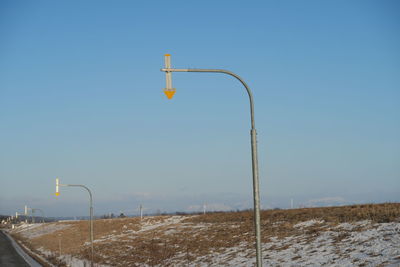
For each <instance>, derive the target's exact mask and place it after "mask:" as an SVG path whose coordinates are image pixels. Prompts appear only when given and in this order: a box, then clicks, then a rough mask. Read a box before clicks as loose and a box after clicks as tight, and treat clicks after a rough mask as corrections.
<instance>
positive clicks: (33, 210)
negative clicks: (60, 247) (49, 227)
mask: <svg viewBox="0 0 400 267" xmlns="http://www.w3.org/2000/svg"><path fill="white" fill-rule="evenodd" d="M31 210H32V214H34V213H35V211H40V213H41V214H42V223H44V212H43V210H41V209H34V208H31Z"/></svg>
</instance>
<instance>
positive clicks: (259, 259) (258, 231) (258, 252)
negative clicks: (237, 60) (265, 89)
mask: <svg viewBox="0 0 400 267" xmlns="http://www.w3.org/2000/svg"><path fill="white" fill-rule="evenodd" d="M161 71H164V72H166V73H170V72H213V73H224V74H228V75H231V76H233V77H235V78H236V79H238V80H239V81H240V82H241V83H242V85H243V86H244V87H245V88H246V91H247V94H248V96H249V100H250V119H251V130H250V136H251V159H252V172H253V200H254V228H255V238H256V244H255V246H256V264H257V267H261V266H262V256H261V222H260V189H259V178H258V155H257V131H256V128H255V121H254V101H253V94H252V93H251V90H250V88H249V87H248V86H247V84H246V83H245V82H244V81H243V80H242V78H240V77H239V76H238V75H236V74H235V73H233V72H231V71H228V70H221V69H172V68H169V66H168V68H164V69H161Z"/></svg>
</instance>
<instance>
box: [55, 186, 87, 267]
mask: <svg viewBox="0 0 400 267" xmlns="http://www.w3.org/2000/svg"><path fill="white" fill-rule="evenodd" d="M60 186H70V187H83V188H84V189H86V190H87V192H88V193H89V206H90V208H89V217H90V221H89V229H90V230H89V232H90V233H89V235H90V244H91V254H92V255H91V262H90V266H92V267H93V256H94V249H93V197H92V192H90V190H89V188H87V187H86V186H84V185H80V184H60V182H59V179H58V178H56V196H59V195H60Z"/></svg>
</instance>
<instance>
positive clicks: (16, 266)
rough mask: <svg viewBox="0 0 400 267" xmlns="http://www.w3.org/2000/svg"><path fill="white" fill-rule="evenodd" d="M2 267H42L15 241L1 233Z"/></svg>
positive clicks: (0, 255) (0, 251) (0, 260)
mask: <svg viewBox="0 0 400 267" xmlns="http://www.w3.org/2000/svg"><path fill="white" fill-rule="evenodd" d="M0 266H7V267H40V266H42V265H40V264H38V263H37V262H36V261H34V260H33V259H32V258H31V257H29V256H28V255H27V254H26V253H25V252H24V251H22V249H21V248H20V247H19V246H18V245H17V244H16V243H15V241H14V240H11V239H10V238H8V236H7V235H6V234H5V233H3V231H0Z"/></svg>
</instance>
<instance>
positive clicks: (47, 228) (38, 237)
mask: <svg viewBox="0 0 400 267" xmlns="http://www.w3.org/2000/svg"><path fill="white" fill-rule="evenodd" d="M261 219H262V223H261V224H262V227H261V228H262V242H263V250H265V251H267V252H268V253H270V252H271V251H273V252H274V253H275V254H268V253H264V260H265V261H271V262H273V261H274V260H275V259H273V257H275V256H276V255H278V256H279V255H281V256H279V257H291V259H289V260H292V261H295V260H299V261H300V263H301V262H302V261H301V260H302V259H301V257H302V256H301V255H303V257H304V255H307V251H301V247H297V249H298V250H299V251H297V253H296V250H294V252H293V249H292V248H291V247H292V246H294V245H295V243H293V242H294V241H293V242H292V243H293V244H292V243H291V242H289V241H290V240H292V239H293V238H294V237H296V238H297V239H296V240H297V241H296V242H303V244H305V245H307V244H312V243H313V242H317V241H318V240H319V239H318V238H322V236H324V233H325V234H327V233H329V238H330V239H329V238H328V239H329V240H328V241H329V246H331V247H333V248H335V246H336V249H338V250H337V251H336V252H335V253H341V254H343V255H341V254H340V255H341V256H342V257H343V259H344V258H346V255H344V254H345V253H346V252H345V250H344V251H343V252H342V251H341V250H340V248H341V246H344V245H346V243H345V242H346V240H347V241H348V240H352V239H351V237H352V236H355V235H356V234H357V232H362V231H371V230H373V229H375V228H376V229H378V228H379V227H381V226H383V225H389V224H390V223H392V224H393V223H394V224H393V227H394V229H398V230H399V231H400V204H399V203H386V204H368V205H353V206H342V207H326V208H304V209H292V210H268V211H262V216H261ZM388 223H389V224H388ZM392 224H390V225H392ZM346 225H351V227H350V228H348V229H347V230H346V227H347V226H346ZM88 226H89V225H88V221H70V222H58V223H47V224H43V225H39V224H38V225H36V226H31V227H28V228H25V230H22V229H17V230H15V231H13V232H12V235H13V236H14V237H15V238H16V239H18V240H20V241H22V242H23V243H24V244H25V245H27V246H28V247H29V248H30V249H32V250H33V251H35V252H36V253H38V254H41V255H45V256H46V257H47V258H48V259H49V260H50V261H52V262H53V263H56V264H57V265H58V266H67V265H66V264H65V263H63V262H66V263H68V262H70V260H69V261H68V257H70V256H66V255H71V256H73V257H75V258H78V259H90V244H89V234H88ZM396 227H397V228H396ZM391 231H392V232H393V230H391ZM394 231H395V232H394V234H393V235H394V236H393V237H392V236H391V237H390V238H392V239H390V242H397V241H395V240H397V239H393V238H398V235H399V234H400V232H397V233H396V231H397V230H394ZM377 233H379V232H377ZM382 233H383V232H382ZM387 233H391V232H388V231H386V232H385V235H386V234H387ZM396 234H397V237H396ZM94 235H95V262H96V263H98V264H102V265H108V266H146V265H147V266H156V265H159V266H182V265H190V266H217V265H223V264H226V265H227V266H229V265H232V264H238V265H242V266H251V263H252V259H253V258H254V253H255V252H254V249H253V247H254V232H253V216H252V212H250V211H243V212H221V213H209V214H205V215H184V216H153V217H144V218H143V220H140V218H116V219H101V220H96V221H95V222H94ZM375 235H379V234H375ZM382 235H383V234H382ZM372 238H373V237H372ZM377 238H384V237H380V236H377ZM388 238H389V237H388ZM285 240H286V241H285ZM288 240H289V241H288ZM379 240H380V239H379ZM388 240H389V239H388ZM393 240H394V241H393ZM328 241H327V242H328ZM367 241H368V242H370V241H371V242H373V240H371V239H368V240H366V241H365V242H367ZM318 242H319V241H318ZM357 242H358V243H360V242H359V241H357ZM382 242H384V240H382ZM388 242H389V241H388ZM354 244H356V243H354ZM365 244H367V243H365ZM372 244H373V243H372ZM382 244H384V243H382ZM60 245H61V255H63V256H62V257H59V252H60ZM359 245H362V244H361V243H360V244H359ZM398 245H399V247H400V244H398ZM321 246H322V245H321ZM316 248H318V246H316ZM317 250H318V249H317ZM289 251H290V253H291V254H287V255H288V256H282V255H283V254H282V253H284V252H285V253H286V252H289ZM325 251H326V253H328V252H329V251H328V250H327V249H325ZM332 251H334V250H332ZM311 252H312V251H311V250H310V253H311ZM313 253H314V252H313ZM332 253H333V252H332ZM393 253H396V252H393ZM381 254H382V253H381ZM221 255H224V256H223V257H222V258H221V257H220V256H221ZM285 255H286V254H285ZM310 255H311V254H310ZM327 255H330V254H329V253H328V254H327ZM340 255H339V259H340V257H341V256H340ZM382 255H383V254H382ZM399 255H400V254H399ZM278 256H276V257H278ZM218 257H220V259H219V261H217V262H216V258H218ZM298 257H300V258H298ZM349 257H350V256H349ZM371 257H372V256H371ZM375 257H377V256H375ZM246 259H247V261H246ZM333 259H334V258H333ZM235 260H236V261H235ZM285 260H286V258H283V259H282V264H283V262H284V261H285ZM303 260H305V259H303ZM318 260H320V259H318ZM351 260H352V261H354V259H351ZM361 260H362V259H361ZM387 260H392V259H382V261H380V262H381V263H382V264H383V265H382V266H384V262H385V261H387ZM394 260H396V259H394ZM399 260H400V259H399ZM277 261H278V262H279V259H277ZM356 261H357V259H356ZM304 262H305V261H304ZM366 262H368V261H366ZM241 263H242V264H241ZM357 265H359V266H362V264H361V263H360V264H357ZM299 266H301V264H300V265H299Z"/></svg>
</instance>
